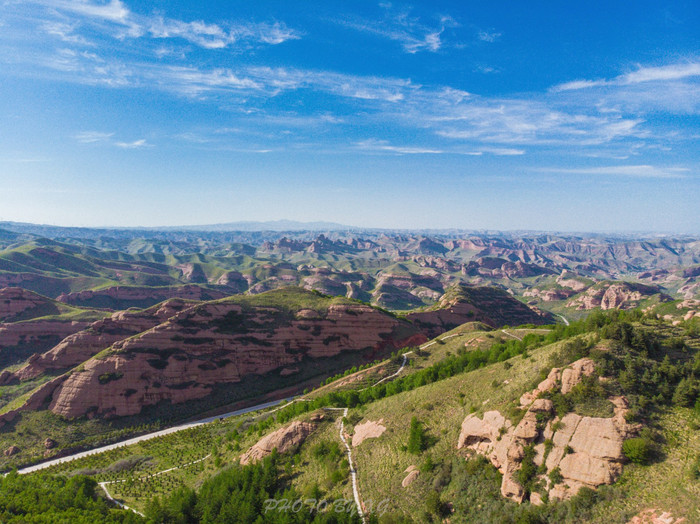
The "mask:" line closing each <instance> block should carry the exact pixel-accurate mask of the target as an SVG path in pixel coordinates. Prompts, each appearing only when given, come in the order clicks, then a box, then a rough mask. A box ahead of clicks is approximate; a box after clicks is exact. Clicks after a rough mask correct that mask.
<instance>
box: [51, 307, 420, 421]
mask: <svg viewBox="0 0 700 524" xmlns="http://www.w3.org/2000/svg"><path fill="white" fill-rule="evenodd" d="M316 298H317V297H316ZM316 313H317V314H318V318H308V316H309V314H308V313H305V314H301V315H300V316H301V318H299V317H297V316H295V315H294V314H290V313H287V312H285V311H284V310H281V309H278V308H274V307H253V308H246V309H244V308H243V307H242V306H241V305H240V304H237V303H235V302H209V303H204V304H201V305H198V306H195V307H192V308H190V309H187V310H185V311H182V312H180V313H178V314H176V315H175V316H173V317H172V318H170V319H169V320H168V321H166V322H164V323H162V324H159V325H157V326H155V327H153V328H152V329H149V330H148V331H145V332H143V333H141V334H140V335H138V336H134V337H131V338H128V339H125V340H120V341H118V342H115V343H114V344H113V345H112V349H111V353H110V354H107V355H105V356H100V358H92V359H90V360H88V361H87V362H85V364H84V365H83V366H82V367H81V369H76V370H73V371H72V372H70V373H69V374H68V375H66V377H67V378H66V380H65V382H64V383H62V384H61V385H59V386H58V387H57V388H56V390H55V391H54V392H53V401H52V402H51V405H50V409H51V410H52V411H53V412H54V413H57V414H60V415H63V416H65V417H68V418H73V417H78V416H81V415H84V414H87V413H92V414H94V415H98V416H111V415H116V416H122V415H133V414H137V413H139V412H140V411H141V409H142V408H143V407H144V406H148V405H153V404H157V403H158V402H160V401H165V400H168V401H170V402H172V403H173V404H177V403H181V402H185V401H188V400H191V399H197V398H202V397H205V396H207V395H209V394H210V393H211V392H212V388H213V387H214V386H215V385H216V384H221V383H235V382H239V381H240V380H241V379H242V378H243V377H244V376H246V375H252V374H257V375H263V374H266V373H268V372H271V371H274V370H277V369H281V368H289V367H294V366H296V365H298V364H299V362H301V360H302V359H304V358H326V357H332V356H335V355H337V354H339V353H340V352H341V351H369V352H370V353H371V354H376V353H375V352H376V351H379V350H382V349H395V348H401V347H405V346H407V345H418V344H420V343H422V342H424V341H426V340H427V339H426V337H425V336H424V335H422V334H419V333H418V332H417V330H416V329H415V328H414V327H412V326H411V325H409V324H408V323H405V322H402V321H399V320H397V319H395V318H394V317H392V316H390V315H387V314H385V313H383V312H381V311H378V310H376V309H374V308H371V307H369V306H366V305H362V304H330V305H329V306H328V309H327V310H326V311H320V312H316ZM304 317H307V318H304ZM368 356H369V355H368Z"/></svg>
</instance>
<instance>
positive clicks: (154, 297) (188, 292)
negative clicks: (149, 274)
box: [56, 280, 229, 309]
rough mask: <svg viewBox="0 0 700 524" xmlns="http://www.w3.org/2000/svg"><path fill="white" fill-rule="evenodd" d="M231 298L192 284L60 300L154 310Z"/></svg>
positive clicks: (91, 293) (74, 295)
mask: <svg viewBox="0 0 700 524" xmlns="http://www.w3.org/2000/svg"><path fill="white" fill-rule="evenodd" d="M205 282H206V280H205ZM227 296H229V294H228V293H222V292H221V291H216V290H212V289H206V288H203V287H201V286H196V285H193V284H190V285H186V286H172V287H138V286H115V287H109V288H106V289H100V290H96V291H80V292H78V293H63V294H61V295H59V296H58V298H57V299H56V300H58V301H59V302H64V303H66V304H73V305H78V306H88V307H101V308H111V309H126V308H129V307H150V306H153V305H155V304H158V303H160V302H162V301H164V300H168V299H170V298H180V299H183V300H218V299H220V298H224V297H227Z"/></svg>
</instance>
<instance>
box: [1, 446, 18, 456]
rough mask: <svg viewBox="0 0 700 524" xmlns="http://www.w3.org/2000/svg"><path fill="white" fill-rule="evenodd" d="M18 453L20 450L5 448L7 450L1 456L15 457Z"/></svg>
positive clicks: (14, 447) (11, 447) (12, 447)
mask: <svg viewBox="0 0 700 524" xmlns="http://www.w3.org/2000/svg"><path fill="white" fill-rule="evenodd" d="M19 452H20V449H19V448H18V447H17V446H10V447H9V448H7V449H6V450H5V451H4V452H3V454H4V455H5V456H6V457H11V456H12V455H16V454H17V453H19Z"/></svg>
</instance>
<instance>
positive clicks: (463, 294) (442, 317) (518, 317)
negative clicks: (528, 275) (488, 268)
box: [406, 286, 552, 338]
mask: <svg viewBox="0 0 700 524" xmlns="http://www.w3.org/2000/svg"><path fill="white" fill-rule="evenodd" d="M406 318H407V319H408V320H410V321H411V322H413V323H414V324H415V325H416V326H417V327H418V328H419V329H420V330H421V331H423V332H424V333H426V334H427V335H428V336H429V337H431V338H434V337H436V336H438V335H440V334H442V333H444V332H445V331H449V330H451V329H454V328H456V327H457V326H460V325H462V324H464V323H466V322H473V321H480V322H483V323H485V324H488V325H489V326H491V327H495V326H503V325H506V324H508V325H520V324H529V323H532V324H546V323H548V322H551V321H552V320H551V317H550V316H549V314H548V313H543V312H538V311H535V310H534V309H533V308H531V307H528V306H526V305H525V304H523V303H522V302H519V301H518V300H516V299H514V298H513V297H511V296H510V295H509V294H508V292H506V291H503V290H501V289H499V288H495V287H479V286H459V287H456V288H452V289H450V290H449V291H448V292H447V293H445V295H443V297H442V298H441V299H440V302H438V304H437V305H436V306H435V307H434V308H432V309H430V310H427V311H420V312H417V313H409V314H408V315H406Z"/></svg>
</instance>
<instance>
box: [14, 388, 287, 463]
mask: <svg viewBox="0 0 700 524" xmlns="http://www.w3.org/2000/svg"><path fill="white" fill-rule="evenodd" d="M294 399H295V398H294V397H289V398H285V399H282V400H273V401H270V402H264V403H262V404H257V405H255V406H250V407H249V408H243V409H238V410H236V411H230V412H228V413H224V414H223V415H216V416H214V417H207V418H203V419H201V420H197V421H195V422H187V423H185V424H180V425H178V426H173V427H171V428H167V429H162V430H160V431H154V432H153V433H146V434H145V435H141V436H140V437H134V438H130V439H128V440H123V441H121V442H115V443H114V444H109V445H107V446H101V447H99V448H94V449H89V450H87V451H81V452H80V453H75V454H73V455H68V456H66V457H61V458H57V459H54V460H49V461H47V462H42V463H41V464H35V465H34V466H28V467H26V468H22V469H19V470H17V473H19V474H20V475H25V474H27V473H34V472H35V471H40V470H42V469H46V468H50V467H51V466H55V465H56V464H63V463H64V462H71V461H73V460H77V459H80V458H83V457H88V456H90V455H96V454H98V453H103V452H105V451H109V450H112V449H117V448H121V447H122V446H131V445H133V444H136V443H138V442H143V441H145V440H151V439H153V438H156V437H162V436H163V435H169V434H171V433H177V432H178V431H184V430H186V429H190V428H196V427H197V426H201V425H203V424H208V423H209V422H213V421H215V420H219V419H223V418H229V417H235V416H237V415H244V414H245V413H250V412H252V411H258V410H260V409H265V408H269V407H272V406H276V405H277V404H281V403H283V402H284V403H285V405H286V403H289V402H292V401H294ZM282 407H283V406H282Z"/></svg>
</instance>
